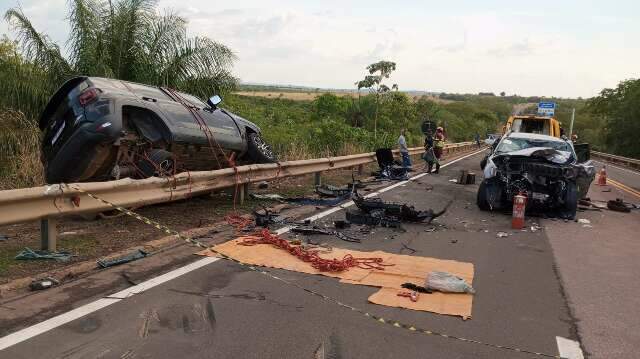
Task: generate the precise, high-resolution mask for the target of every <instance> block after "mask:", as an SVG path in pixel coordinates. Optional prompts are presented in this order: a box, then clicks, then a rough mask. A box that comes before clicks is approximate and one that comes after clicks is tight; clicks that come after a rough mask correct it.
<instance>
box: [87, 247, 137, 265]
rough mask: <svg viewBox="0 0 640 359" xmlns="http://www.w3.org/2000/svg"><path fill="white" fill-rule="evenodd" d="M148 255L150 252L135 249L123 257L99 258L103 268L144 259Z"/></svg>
mask: <svg viewBox="0 0 640 359" xmlns="http://www.w3.org/2000/svg"><path fill="white" fill-rule="evenodd" d="M148 255H149V253H147V252H145V251H143V250H142V249H138V250H137V251H134V252H132V253H130V254H127V255H125V256H122V257H118V258H114V259H100V260H98V266H100V267H101V268H108V267H113V266H117V265H120V264H124V263H129V262H133V261H135V260H138V259H142V258H144V257H146V256H148Z"/></svg>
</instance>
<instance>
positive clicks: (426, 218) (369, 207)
mask: <svg viewBox="0 0 640 359" xmlns="http://www.w3.org/2000/svg"><path fill="white" fill-rule="evenodd" d="M351 199H352V200H353V202H354V203H355V204H356V206H357V207H358V209H360V210H361V211H362V212H364V213H369V214H375V215H378V216H379V217H381V218H382V217H391V218H394V219H398V220H400V221H406V222H420V223H427V224H428V223H431V221H432V220H433V219H435V218H437V217H439V216H441V215H443V214H444V213H445V212H446V211H447V208H448V207H449V205H450V204H451V202H449V203H448V204H447V205H446V206H445V208H444V209H443V210H442V211H440V212H434V211H433V210H432V209H428V210H426V211H420V210H416V209H415V207H413V206H409V205H407V204H403V203H392V202H384V201H383V200H382V199H380V198H364V197H361V196H360V195H358V192H357V191H354V192H353V194H352V196H351Z"/></svg>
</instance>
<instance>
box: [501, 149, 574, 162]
mask: <svg viewBox="0 0 640 359" xmlns="http://www.w3.org/2000/svg"><path fill="white" fill-rule="evenodd" d="M514 156H515V157H531V158H540V159H544V160H547V161H549V162H552V163H557V164H568V163H571V161H572V160H573V156H572V155H571V152H567V151H559V150H556V149H553V148H549V147H531V148H525V149H523V150H518V151H512V152H506V153H500V154H496V155H495V156H494V159H498V158H502V157H514Z"/></svg>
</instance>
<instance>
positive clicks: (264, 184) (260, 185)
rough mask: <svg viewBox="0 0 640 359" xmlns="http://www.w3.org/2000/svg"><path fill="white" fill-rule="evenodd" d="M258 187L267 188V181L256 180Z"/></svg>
mask: <svg viewBox="0 0 640 359" xmlns="http://www.w3.org/2000/svg"><path fill="white" fill-rule="evenodd" d="M258 188H259V189H267V188H269V183H268V182H267V181H262V182H258Z"/></svg>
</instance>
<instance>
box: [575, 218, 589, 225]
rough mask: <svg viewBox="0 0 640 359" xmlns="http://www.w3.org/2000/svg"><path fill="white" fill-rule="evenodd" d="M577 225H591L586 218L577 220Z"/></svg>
mask: <svg viewBox="0 0 640 359" xmlns="http://www.w3.org/2000/svg"><path fill="white" fill-rule="evenodd" d="M578 223H580V224H591V221H590V220H588V219H586V218H579V219H578Z"/></svg>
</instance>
